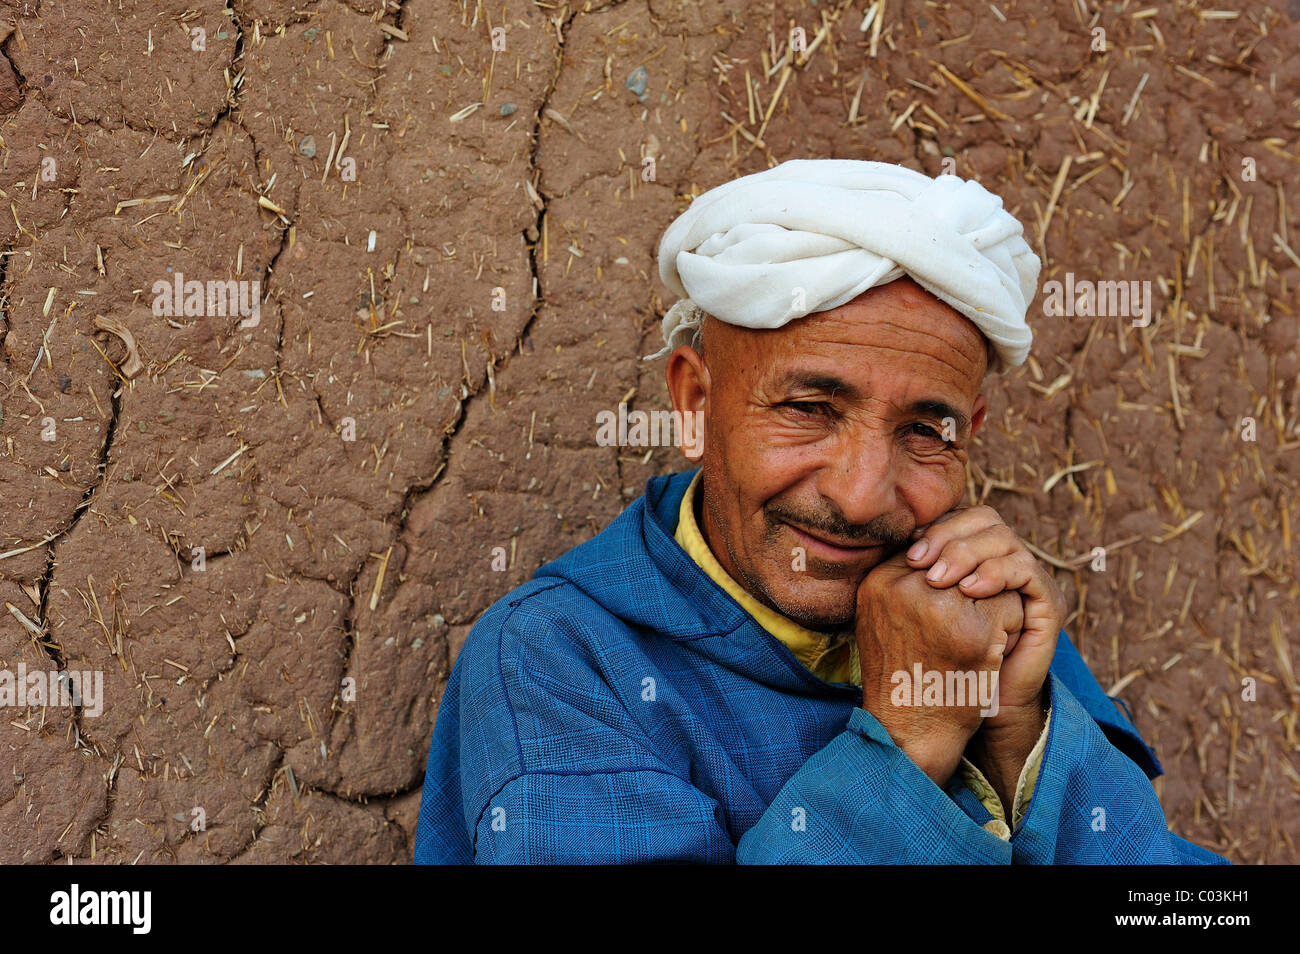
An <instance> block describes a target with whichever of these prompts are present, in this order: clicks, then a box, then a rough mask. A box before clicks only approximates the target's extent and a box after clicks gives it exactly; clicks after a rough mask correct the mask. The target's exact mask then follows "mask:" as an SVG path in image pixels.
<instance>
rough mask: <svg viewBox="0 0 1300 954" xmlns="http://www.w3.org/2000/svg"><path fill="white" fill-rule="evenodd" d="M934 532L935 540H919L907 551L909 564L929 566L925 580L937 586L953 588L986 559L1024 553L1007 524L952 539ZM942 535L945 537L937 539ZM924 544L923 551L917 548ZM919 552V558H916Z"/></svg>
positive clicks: (987, 527)
mask: <svg viewBox="0 0 1300 954" xmlns="http://www.w3.org/2000/svg"><path fill="white" fill-rule="evenodd" d="M935 533H936V538H935V539H933V540H932V539H930V538H929V537H926V538H924V539H922V540H920V541H918V542H917V543H916V544H915V545H914V546H913V548H912V549H911V550H909V551H908V554H907V557H908V563H910V564H911V565H912V566H913V567H914V568H916V569H918V570H920V569H926V568H927V567H928V569H927V570H926V574H925V576H926V579H927V580H929V581H930V582H931V583H933V584H935V585H936V586H951V585H952V584H953V583H956V582H957V581H958V580H961V579H963V578H965V577H966V576H967V575H969V574H970V573H971V572H972V571H973V570H974V569H975V568H976V567H978V566H979V565H980V564H981V563H983V562H984V561H986V560H992V559H996V558H998V557H1003V556H1009V555H1011V554H1012V553H1015V552H1016V551H1017V550H1024V544H1022V543H1021V542H1020V538H1019V537H1017V536H1016V535H1015V533H1014V531H1012V529H1011V528H1010V527H1008V526H1007V525H1006V524H1005V523H996V524H990V525H988V526H985V527H983V528H981V529H974V530H971V531H969V532H967V533H963V534H958V535H953V536H949V535H948V534H947V532H946V531H939V530H936V531H935ZM940 533H943V536H938V534H940ZM922 545H926V548H925V550H924V552H921V551H919V550H918V549H917V548H919V547H921V546H922ZM918 552H920V556H913V554H915V553H918Z"/></svg>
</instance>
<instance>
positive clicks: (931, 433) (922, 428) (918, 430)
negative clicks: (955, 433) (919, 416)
mask: <svg viewBox="0 0 1300 954" xmlns="http://www.w3.org/2000/svg"><path fill="white" fill-rule="evenodd" d="M912 433H913V434H915V435H916V436H917V437H924V438H927V439H929V438H935V439H937V440H941V441H943V442H944V443H945V444H950V443H952V442H951V441H949V440H947V439H946V438H945V437H944V436H943V435H942V434H940V433H939V432H938V431H936V430H935V429H934V428H933V427H931V426H930V425H929V424H921V423H919V422H918V423H916V424H913V425H912Z"/></svg>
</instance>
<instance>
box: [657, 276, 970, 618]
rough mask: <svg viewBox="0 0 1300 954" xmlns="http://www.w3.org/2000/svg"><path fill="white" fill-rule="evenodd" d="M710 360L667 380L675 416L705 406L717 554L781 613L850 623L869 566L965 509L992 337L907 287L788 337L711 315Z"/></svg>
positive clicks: (684, 350)
mask: <svg viewBox="0 0 1300 954" xmlns="http://www.w3.org/2000/svg"><path fill="white" fill-rule="evenodd" d="M703 351H704V356H703V357H701V356H700V355H698V354H697V353H696V352H695V351H693V350H692V349H690V348H688V347H681V348H678V349H677V350H676V351H674V352H673V354H672V355H671V356H670V358H669V363H668V369H667V372H668V386H669V391H670V393H671V394H672V398H673V405H674V407H676V408H677V409H678V410H681V411H685V410H695V411H702V412H703V418H704V450H703V456H702V458H697V459H700V460H701V463H702V467H703V475H702V478H701V479H702V484H703V487H702V489H703V495H704V499H703V525H702V527H701V529H702V530H703V532H704V535H705V538H706V539H707V541H708V543H709V547H710V549H711V550H712V551H713V552H714V554H715V555H716V556H717V558H718V561H719V563H721V564H722V566H723V568H724V569H725V570H726V571H727V572H728V573H729V574H731V576H732V577H733V578H735V579H736V580H737V581H738V582H740V583H741V585H743V586H744V587H745V588H746V589H747V590H748V591H749V592H751V593H752V594H753V595H754V596H755V597H756V598H757V599H759V600H760V601H761V602H763V603H765V604H767V605H769V606H771V607H772V608H773V609H775V610H777V611H778V612H780V613H782V614H784V615H785V616H787V617H789V618H791V619H793V620H795V621H796V622H798V623H801V624H802V625H804V626H807V627H808V628H810V629H816V630H821V631H825V632H830V631H834V630H837V629H843V628H846V627H849V626H851V625H852V623H853V618H854V614H855V611H856V605H857V589H858V585H859V584H860V583H861V582H862V579H863V578H864V577H865V576H866V574H867V573H868V571H870V570H871V568H872V567H874V566H875V565H876V564H878V563H880V562H881V561H882V560H884V559H886V558H887V557H889V556H891V555H892V554H893V553H896V552H897V551H898V550H899V549H901V548H903V546H904V545H905V544H906V543H908V542H909V540H908V538H909V536H910V534H911V532H912V531H913V530H914V529H916V528H917V527H918V526H921V525H923V524H927V523H929V522H931V521H932V520H934V519H935V518H937V517H939V516H940V515H941V514H943V513H945V512H947V511H948V510H951V509H952V508H953V507H954V506H956V505H957V504H958V502H959V501H960V500H961V497H962V492H963V490H964V487H965V474H966V456H967V447H968V443H969V441H970V437H971V434H972V433H973V432H974V430H975V429H977V428H978V427H979V425H980V423H981V422H982V420H983V418H984V412H985V407H986V404H985V399H984V396H983V395H982V394H980V384H981V382H982V380H983V377H984V370H985V363H986V361H987V353H986V350H985V340H984V338H983V336H982V335H981V333H980V332H979V330H978V329H977V328H976V327H975V325H974V324H973V323H972V322H971V321H970V320H968V319H967V318H966V317H965V316H963V315H961V314H960V313H958V312H957V311H955V310H954V309H952V308H950V307H949V306H948V305H946V304H944V303H943V302H941V301H939V300H938V299H937V298H935V297H934V296H933V295H931V294H930V293H929V292H927V291H925V289H923V288H921V286H919V285H918V284H916V283H915V282H914V281H913V280H912V279H910V278H902V279H899V280H898V281H894V282H891V283H889V284H888V285H883V286H879V287H877V288H873V289H870V290H868V291H867V292H865V293H863V294H862V295H859V296H858V297H857V298H855V299H853V300H852V301H850V302H848V303H846V304H844V305H842V306H840V307H839V308H836V309H833V310H831V311H826V312H819V313H817V314H813V315H808V316H806V317H804V318H800V319H798V320H795V321H792V322H790V323H789V324H787V325H786V326H785V327H783V328H779V329H776V330H765V331H752V330H750V329H747V328H737V327H735V326H732V325H727V324H725V323H723V322H720V321H716V320H712V319H711V320H709V322H708V323H707V326H706V331H705V340H704V344H703ZM945 436H946V437H948V438H950V440H945V439H944V438H945Z"/></svg>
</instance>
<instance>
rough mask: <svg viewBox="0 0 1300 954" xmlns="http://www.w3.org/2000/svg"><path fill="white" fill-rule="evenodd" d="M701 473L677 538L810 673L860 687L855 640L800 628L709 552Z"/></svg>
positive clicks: (688, 492)
mask: <svg viewBox="0 0 1300 954" xmlns="http://www.w3.org/2000/svg"><path fill="white" fill-rule="evenodd" d="M702 473H703V471H697V472H696V474H695V477H694V478H693V479H692V480H691V483H690V486H689V487H687V488H686V495H685V496H684V497H683V498H682V505H681V509H680V510H679V511H678V519H677V531H676V533H675V534H674V539H675V540H676V541H677V543H678V544H679V545H680V546H681V548H682V549H683V550H685V551H686V553H687V555H688V556H690V558H691V559H692V560H694V561H695V562H696V563H697V564H699V567H700V569H702V570H703V571H704V572H705V573H706V574H707V575H708V577H709V579H711V580H713V582H714V583H717V584H718V586H720V587H722V588H723V589H724V590H725V591H726V592H727V593H728V594H729V595H730V596H731V598H732V599H734V600H735V601H736V602H737V603H739V604H740V605H741V607H742V608H743V609H744V610H745V612H747V613H749V615H750V616H752V617H754V620H755V621H756V622H757V623H758V625H760V626H762V627H763V629H765V630H767V631H768V632H769V633H771V634H772V635H773V636H774V637H776V638H777V639H778V640H780V641H781V642H782V643H783V644H784V645H785V647H786V649H788V650H790V652H791V653H792V654H793V655H794V658H795V659H797V660H799V662H800V663H802V664H803V666H804V667H805V668H806V669H808V670H810V671H811V672H812V673H813V675H815V676H817V677H818V678H819V679H822V680H823V681H825V682H851V683H852V684H854V685H858V684H859V681H860V679H861V674H860V672H859V670H858V660H857V655H858V654H857V644H856V643H855V642H854V640H852V639H845V638H844V637H838V636H833V635H828V634H826V633H818V632H815V631H813V630H811V629H807V628H805V627H803V626H800V625H799V624H798V623H796V622H795V621H794V620H792V619H789V618H787V617H785V616H782V615H781V614H780V613H778V612H776V611H775V610H773V609H772V608H771V607H769V606H765V605H764V604H762V603H760V602H759V601H758V600H756V599H755V598H754V597H753V596H751V595H750V594H749V593H748V592H746V590H745V589H744V587H742V586H741V585H740V584H739V583H737V582H736V581H735V580H734V579H732V577H731V575H730V574H729V573H727V571H726V570H724V569H723V568H722V564H720V563H719V562H718V560H717V558H716V557H715V556H714V555H713V552H712V551H711V550H710V549H709V545H708V543H707V542H706V541H705V539H704V534H703V533H701V532H700V527H699V524H698V523H697V522H696V520H695V498H696V495H697V493H698V491H697V489H696V488H697V487H698V486H699V483H700V474H702Z"/></svg>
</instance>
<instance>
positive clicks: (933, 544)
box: [907, 507, 1066, 818]
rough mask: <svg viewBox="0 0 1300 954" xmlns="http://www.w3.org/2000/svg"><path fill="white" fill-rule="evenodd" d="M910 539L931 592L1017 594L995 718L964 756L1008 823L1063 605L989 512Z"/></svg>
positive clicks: (961, 514) (952, 514)
mask: <svg viewBox="0 0 1300 954" xmlns="http://www.w3.org/2000/svg"><path fill="white" fill-rule="evenodd" d="M914 536H917V537H918V539H917V540H916V541H915V542H914V543H913V544H912V547H911V549H909V550H908V551H907V562H908V564H909V565H910V566H912V567H914V568H916V569H917V570H921V571H924V572H926V579H927V581H928V582H929V583H930V585H931V586H934V587H940V588H944V587H952V586H953V584H956V588H957V589H959V590H960V591H961V592H962V593H965V594H967V595H968V596H972V597H984V598H987V597H989V596H991V595H993V594H995V593H1002V592H1005V591H1018V592H1019V594H1020V596H1021V597H1022V598H1023V600H1024V611H1025V622H1024V630H1023V631H1022V632H1021V634H1020V639H1019V641H1018V642H1016V643H1015V644H1014V646H1011V647H1009V648H1008V655H1007V658H1006V659H1005V660H1003V662H1002V669H1001V676H1000V678H999V680H998V710H997V713H996V714H994V715H991V716H989V717H988V718H986V719H985V720H984V724H983V726H982V727H981V729H980V731H979V733H978V734H976V735H975V737H974V738H973V739H972V741H971V746H970V751H969V756H970V759H971V761H973V762H974V763H975V764H976V765H978V766H979V768H980V771H982V772H983V773H984V775H985V777H987V778H988V780H989V782H990V784H992V785H993V788H994V790H995V791H996V792H997V794H998V797H999V798H1000V799H1001V800H1002V804H1003V806H1005V808H1006V810H1007V817H1008V818H1010V817H1011V811H1012V806H1011V801H1012V799H1013V798H1014V794H1015V787H1016V782H1017V780H1018V778H1019V776H1020V772H1021V770H1022V769H1023V767H1024V764H1025V760H1026V759H1027V758H1028V756H1029V752H1030V751H1031V750H1032V749H1033V747H1034V744H1035V743H1036V742H1037V741H1038V737H1039V735H1041V734H1042V731H1043V723H1044V718H1045V716H1044V711H1043V706H1042V698H1043V684H1044V682H1046V680H1047V672H1048V669H1049V668H1050V667H1051V664H1052V656H1053V655H1054V654H1055V652H1056V639H1057V634H1058V633H1059V632H1060V630H1061V626H1062V624H1063V623H1064V621H1065V610H1066V605H1065V597H1064V596H1063V595H1062V594H1061V590H1060V588H1059V587H1058V586H1057V585H1056V581H1055V580H1054V579H1052V575H1051V574H1050V573H1049V572H1048V571H1047V568H1046V567H1044V566H1043V565H1042V564H1041V563H1039V562H1038V560H1037V559H1036V558H1035V557H1034V555H1033V554H1032V553H1030V552H1029V548H1028V547H1026V546H1025V544H1024V541H1022V540H1021V539H1020V538H1019V537H1018V536H1016V534H1015V533H1014V531H1012V530H1011V528H1010V527H1008V526H1007V525H1006V524H1005V523H1003V522H1002V518H1001V517H999V516H998V514H997V511H995V510H993V508H991V507H971V508H968V509H960V510H951V511H949V512H948V513H946V514H944V515H943V516H942V517H940V518H939V519H938V520H936V521H934V522H933V523H932V524H930V525H929V527H927V528H925V529H924V530H923V531H918V533H917V534H914Z"/></svg>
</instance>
